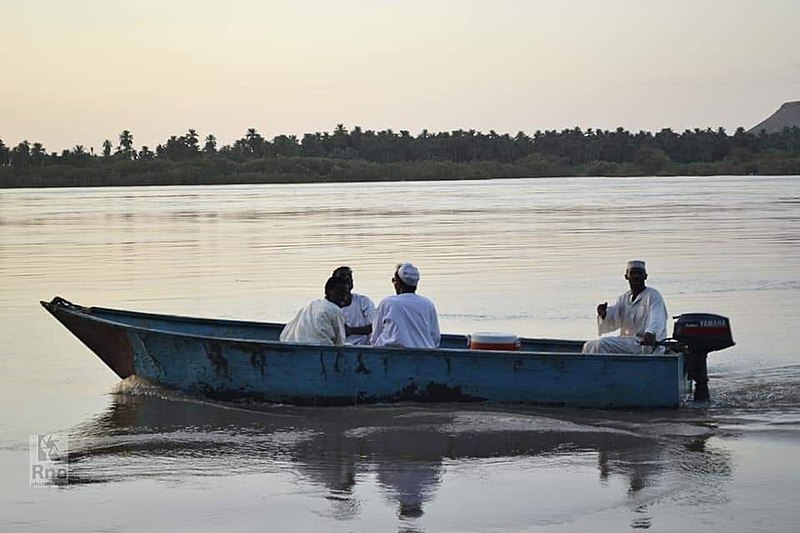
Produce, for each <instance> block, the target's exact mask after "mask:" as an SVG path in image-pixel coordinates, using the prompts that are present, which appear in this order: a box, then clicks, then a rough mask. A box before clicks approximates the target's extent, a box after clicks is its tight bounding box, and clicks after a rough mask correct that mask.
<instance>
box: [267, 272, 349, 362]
mask: <svg viewBox="0 0 800 533" xmlns="http://www.w3.org/2000/svg"><path fill="white" fill-rule="evenodd" d="M349 290H350V287H349V285H348V283H347V280H345V279H342V278H336V277H331V278H329V279H328V281H327V282H326V283H325V298H320V299H318V300H314V301H313V302H311V303H309V304H308V305H306V306H305V307H303V308H302V309H300V311H298V312H297V315H295V317H294V318H293V319H292V320H291V321H290V322H288V323H287V324H286V326H284V328H283V331H281V337H280V339H281V341H282V342H300V343H305V344H329V345H336V346H341V345H343V344H344V340H345V332H344V316H343V315H342V310H341V309H340V308H341V307H342V306H343V305H344V300H345V298H346V297H347V293H348V291H349Z"/></svg>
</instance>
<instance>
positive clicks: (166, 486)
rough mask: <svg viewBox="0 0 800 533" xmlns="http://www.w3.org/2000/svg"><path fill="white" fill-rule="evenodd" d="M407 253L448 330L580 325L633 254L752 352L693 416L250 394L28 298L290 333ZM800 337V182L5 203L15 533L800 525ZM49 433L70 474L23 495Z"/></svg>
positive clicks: (721, 375)
mask: <svg viewBox="0 0 800 533" xmlns="http://www.w3.org/2000/svg"><path fill="white" fill-rule="evenodd" d="M406 259H407V260H411V261H413V262H414V263H415V264H416V265H417V266H418V267H419V268H420V270H421V274H422V277H421V281H420V288H419V292H420V293H421V294H423V295H426V296H428V297H430V298H431V299H433V300H434V302H435V303H436V305H437V308H438V311H439V314H440V322H441V326H442V330H443V331H447V332H453V333H470V332H474V331H487V330H488V331H509V332H513V333H517V334H519V335H525V336H535V337H560V338H572V339H585V338H591V337H593V336H594V335H595V334H596V331H595V323H594V309H595V307H596V305H597V303H599V302H602V301H613V300H614V299H615V298H616V296H617V295H618V294H619V293H621V292H623V291H624V290H625V289H626V283H625V280H624V279H623V277H622V275H623V270H624V267H625V263H626V261H627V260H629V259H644V260H646V261H647V264H648V270H649V273H650V278H649V280H648V283H649V284H650V285H652V286H654V287H657V288H658V289H659V290H660V291H661V292H662V294H663V295H664V297H665V299H666V301H667V306H668V309H669V311H670V313H671V314H673V315H676V314H679V313H684V312H713V313H718V314H722V315H725V316H728V317H729V318H730V319H731V325H732V327H733V335H734V339H735V340H736V342H737V344H736V346H734V347H732V348H729V349H727V350H724V351H722V352H717V353H714V354H712V355H711V356H710V357H709V372H710V374H711V382H710V386H711V394H712V401H711V404H710V405H709V406H708V407H705V408H696V407H686V408H683V409H680V410H652V411H647V410H644V411H643V410H633V411H628V410H626V411H594V410H575V409H553V408H534V407H524V408H523V407H502V406H476V405H473V404H470V405H391V406H389V405H387V406H369V407H349V408H298V407H291V406H273V405H237V404H225V403H216V402H210V401H205V400H203V399H201V398H190V397H186V396H182V395H180V394H175V393H170V392H167V391H164V390H161V389H159V388H156V387H153V386H151V385H147V384H144V383H141V382H137V381H136V380H135V379H131V380H126V381H124V382H120V381H119V379H118V378H117V377H116V376H115V375H114V374H113V373H112V372H111V371H110V370H108V369H107V368H106V367H105V366H104V365H103V364H102V363H101V362H100V361H99V359H97V358H96V357H95V356H94V355H93V354H92V353H91V352H90V351H89V350H88V349H87V348H85V347H84V346H83V345H82V344H80V343H79V342H78V341H77V340H76V339H75V338H74V337H72V336H71V334H70V333H69V332H67V331H66V330H65V329H64V328H63V327H62V326H61V325H60V324H58V323H57V322H56V321H55V320H54V319H53V318H52V317H50V316H49V315H48V314H47V313H46V312H45V311H44V310H43V309H42V308H41V307H40V306H39V304H38V302H39V300H49V299H51V298H52V297H53V296H55V295H60V296H63V297H65V298H67V299H69V300H71V301H73V302H76V303H80V304H83V305H98V306H104V307H120V308H126V309H133V310H140V311H150V312H159V313H174V314H182V315H199V316H209V317H220V318H223V317H224V318H237V319H248V320H269V321H285V320H287V319H288V318H290V317H291V316H292V315H293V313H294V312H295V311H296V310H297V309H298V308H299V307H300V306H302V305H304V304H305V303H306V302H307V301H309V300H311V299H313V298H317V297H320V296H321V292H322V285H323V283H324V281H325V279H326V278H327V276H328V275H329V274H330V272H331V271H332V270H333V269H334V268H335V267H337V266H339V265H342V264H347V265H350V266H351V267H352V268H353V269H354V272H355V284H356V291H357V292H361V293H363V294H367V295H369V296H371V297H372V298H373V299H374V300H375V301H376V302H377V301H378V300H379V299H380V298H382V297H383V296H386V295H388V294H389V292H390V291H391V283H390V278H391V276H392V272H393V268H394V265H395V264H396V263H397V262H399V261H402V260H406ZM798 324H800V177H796V176H795V177H710V178H698V177H692V178H683V177H677V178H619V179H617V178H569V179H531V180H493V181H471V182H431V183H374V184H373V183H369V184H317V185H259V186H216V187H158V188H157V187H142V188H101V189H60V190H35V189H20V190H2V191H0V468H2V472H3V474H4V475H3V476H2V480H0V529H2V530H4V531H10V530H59V531H128V530H130V531H141V530H148V531H152V530H171V531H215V530H222V529H226V530H227V529H241V530H252V529H256V528H258V529H262V530H267V531H290V530H291V531H342V532H344V531H432V532H433V531H437V532H438V531H452V532H457V531H458V532H461V531H557V532H572V531H587V530H590V529H591V530H593V531H600V532H605V531H608V532H612V531H622V530H629V529H650V530H653V531H679V530H697V531H704V532H715V531H719V532H723V531H725V532H727V531H779V532H783V531H797V530H798V528H799V527H800V506H798V505H797V494H798V491H800V469H798V464H799V460H798V457H800V388H798V385H800V363H798V358H797V357H798V352H797V344H798V340H800V335H799V334H798V332H797V331H798V326H797V325H798ZM670 330H671V326H670ZM35 434H39V435H47V434H53V435H57V436H59V437H60V438H62V439H63V442H64V443H67V442H68V446H69V458H70V459H69V476H70V482H69V484H68V485H66V486H47V487H30V486H29V485H30V464H31V463H30V461H31V460H32V459H31V458H29V438H30V436H31V435H35ZM67 439H68V441H67Z"/></svg>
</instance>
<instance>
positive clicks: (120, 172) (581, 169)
mask: <svg viewBox="0 0 800 533" xmlns="http://www.w3.org/2000/svg"><path fill="white" fill-rule="evenodd" d="M715 175H726V176H748V175H756V176H777V175H788V176H790V175H800V157H783V158H774V157H770V158H759V159H757V160H750V161H746V162H736V161H729V160H725V161H719V162H711V163H685V164H680V163H672V162H670V163H669V164H667V165H665V166H664V167H663V168H660V169H657V170H656V169H653V168H646V165H642V164H638V163H613V162H607V161H592V162H590V163H587V164H581V165H567V164H563V163H560V162H558V161H555V160H552V159H548V158H545V157H528V158H525V159H523V160H520V161H517V162H515V163H503V162H498V161H474V162H468V163H453V162H450V161H418V162H397V163H375V162H369V161H365V160H361V159H349V160H339V159H331V158H308V157H281V158H265V159H258V160H252V161H247V162H244V163H232V162H230V161H224V160H214V159H210V158H202V159H195V160H190V161H163V160H161V161H159V160H154V161H113V160H112V161H104V160H99V161H93V162H92V164H89V165H86V166H80V167H74V166H69V165H43V166H28V167H23V168H18V167H11V166H5V167H0V189H20V188H66V187H78V188H83V187H136V186H176V185H256V184H294V183H369V182H373V183H375V182H378V183H379V182H405V181H473V180H488V179H531V178H562V177H657V176H687V177H702V176H715Z"/></svg>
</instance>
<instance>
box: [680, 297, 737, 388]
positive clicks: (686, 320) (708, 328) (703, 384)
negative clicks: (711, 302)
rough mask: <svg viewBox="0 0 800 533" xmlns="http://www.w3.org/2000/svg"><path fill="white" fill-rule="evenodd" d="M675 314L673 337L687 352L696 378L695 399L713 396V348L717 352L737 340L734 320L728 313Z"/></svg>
mask: <svg viewBox="0 0 800 533" xmlns="http://www.w3.org/2000/svg"><path fill="white" fill-rule="evenodd" d="M673 318H675V326H674V328H673V330H672V339H673V341H677V343H678V345H679V346H680V347H679V349H680V350H681V351H684V352H686V373H687V377H688V378H689V379H692V380H694V383H695V385H694V400H695V401H705V400H708V399H709V393H708V365H707V361H706V359H707V357H708V354H709V352H716V351H718V350H723V349H725V348H729V347H731V346H733V345H734V344H736V343H735V342H733V337H732V336H731V323H730V320H728V319H727V318H726V317H724V316H720V315H712V314H710V313H687V314H683V315H679V316H676V317H673Z"/></svg>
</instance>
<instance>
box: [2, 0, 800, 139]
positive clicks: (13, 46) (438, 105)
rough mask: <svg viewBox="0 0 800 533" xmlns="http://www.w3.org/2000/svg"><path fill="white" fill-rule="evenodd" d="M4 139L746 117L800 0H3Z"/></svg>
mask: <svg viewBox="0 0 800 533" xmlns="http://www.w3.org/2000/svg"><path fill="white" fill-rule="evenodd" d="M0 15H1V16H2V19H0V20H1V21H0V65H1V66H0V139H2V140H3V141H4V142H5V144H6V145H9V146H13V145H15V144H17V143H19V142H20V141H22V140H25V139H27V140H29V141H31V142H35V141H38V142H42V143H44V145H45V147H46V149H47V150H48V151H59V152H60V151H61V150H62V149H65V148H71V147H73V146H74V145H76V144H82V145H84V146H86V147H90V146H91V147H94V148H95V150H96V151H99V150H100V147H101V144H102V142H103V140H104V139H111V140H112V142H114V144H115V145H116V144H117V142H118V135H119V132H120V131H122V130H123V129H128V130H131V131H132V132H133V135H134V143H135V145H136V147H137V148H138V147H140V146H141V145H148V146H149V147H150V148H151V149H153V148H154V147H155V145H156V144H158V143H163V142H165V141H166V139H167V138H168V137H169V136H170V135H181V134H183V133H185V132H186V130H187V129H189V128H193V129H196V130H197V131H198V132H199V133H200V134H201V136H205V135H206V134H208V133H213V134H214V135H216V137H217V138H218V139H219V142H220V144H230V143H232V142H233V141H234V140H235V139H238V138H240V137H243V136H244V134H245V132H246V130H247V128H256V129H258V130H259V132H261V134H262V135H263V136H264V137H266V138H268V139H272V138H273V137H274V136H275V135H279V134H295V135H297V136H298V137H302V135H303V133H306V132H315V131H320V132H321V131H332V130H333V129H334V128H335V126H336V124H338V123H343V124H344V125H345V126H346V127H347V128H348V129H351V128H352V127H353V126H356V125H358V126H361V127H362V128H364V129H374V130H382V129H388V128H391V129H393V130H395V131H399V130H408V131H410V132H411V133H412V134H413V135H417V134H419V132H420V131H422V130H423V129H428V130H429V131H431V132H438V131H450V130H454V129H459V128H462V129H476V130H479V131H483V132H488V131H489V130H495V131H497V132H498V133H510V134H512V135H514V134H516V133H517V132H518V131H524V132H526V133H529V134H532V133H533V132H534V131H536V130H537V129H541V130H544V129H563V128H571V127H575V126H580V127H581V128H584V129H586V128H603V129H614V128H616V127H618V126H622V127H624V128H627V129H630V130H632V131H638V130H640V129H644V130H648V131H653V132H655V131H658V130H659V129H661V128H664V127H671V128H673V129H675V130H678V131H683V130H684V129H686V128H695V127H699V128H706V127H712V128H717V127H720V126H721V127H724V128H726V129H727V130H728V131H729V133H733V131H734V130H735V128H736V127H738V126H744V127H745V128H750V127H752V126H754V125H755V124H757V123H758V122H760V121H761V120H763V119H764V118H766V117H767V116H768V115H770V114H771V113H772V112H773V111H775V110H776V109H777V108H778V107H779V106H780V104H781V103H783V102H785V101H791V100H800V31H798V28H800V0H752V1H751V0H660V1H652V0H627V1H626V0H558V1H556V0H547V1H539V0H527V1H526V0H486V1H476V0H461V1H458V0H403V1H400V0H397V1H388V0H386V1H383V0H372V1H366V0H363V1H355V0H303V1H289V0H281V1H272V0H230V1H227V2H223V1H218V0H192V1H183V0H137V1H130V2H125V1H114V0H39V1H37V0H29V1H27V2H20V1H19V0H0Z"/></svg>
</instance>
